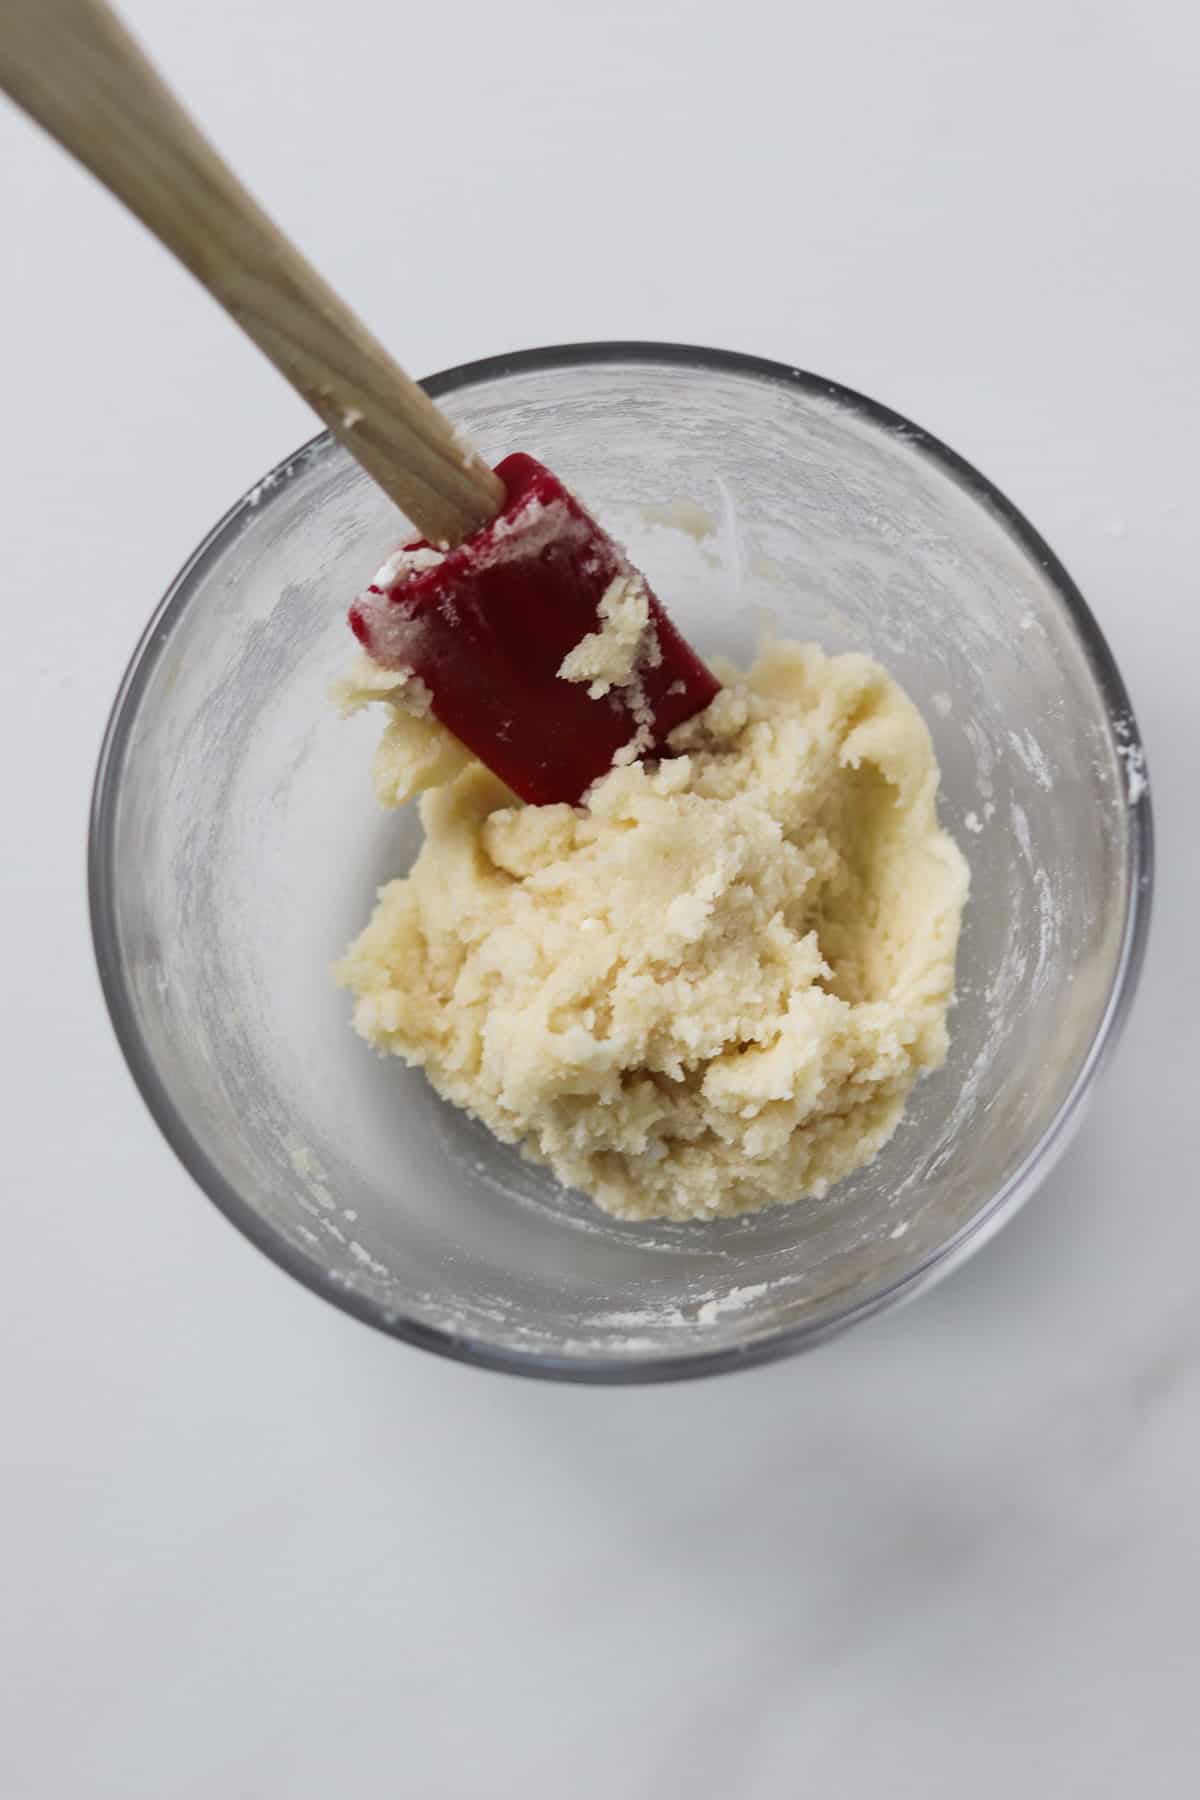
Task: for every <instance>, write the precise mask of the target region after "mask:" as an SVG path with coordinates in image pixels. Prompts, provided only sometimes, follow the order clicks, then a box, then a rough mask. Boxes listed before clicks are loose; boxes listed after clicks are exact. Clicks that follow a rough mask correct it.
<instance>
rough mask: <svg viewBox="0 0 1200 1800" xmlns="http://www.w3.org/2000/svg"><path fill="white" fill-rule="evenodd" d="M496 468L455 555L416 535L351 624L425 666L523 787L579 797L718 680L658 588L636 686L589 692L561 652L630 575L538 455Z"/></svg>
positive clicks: (662, 732) (468, 737)
mask: <svg viewBox="0 0 1200 1800" xmlns="http://www.w3.org/2000/svg"><path fill="white" fill-rule="evenodd" d="M496 473H497V475H499V477H500V479H501V481H503V483H504V485H505V488H506V490H507V494H508V498H507V501H506V503H505V506H504V508H503V510H502V511H501V512H499V513H498V514H497V515H496V517H495V518H494V519H491V520H489V522H488V523H487V524H486V525H484V526H483V527H482V528H481V529H480V530H479V531H477V532H476V533H475V534H474V535H473V536H472V537H470V538H468V539H467V541H466V542H465V543H463V544H459V545H457V546H456V547H455V548H454V549H452V550H449V551H447V552H446V553H445V555H444V556H438V555H437V553H436V552H433V551H432V550H431V546H429V545H428V544H427V543H425V542H424V541H421V542H419V543H417V544H411V545H409V546H407V547H406V550H405V551H404V552H402V553H401V554H400V555H399V556H398V557H397V558H395V559H394V567H395V573H394V576H393V577H392V578H391V579H389V580H388V581H387V583H386V585H385V586H383V587H376V586H372V587H369V588H368V589H367V591H366V592H365V593H364V594H360V595H359V597H358V599H357V600H356V601H355V602H354V605H353V606H352V607H351V608H350V624H351V627H352V629H353V631H354V633H355V636H356V637H357V638H358V639H359V641H360V643H362V644H363V645H364V647H365V648H366V650H367V651H368V653H369V654H370V656H371V657H372V658H373V659H374V661H376V662H377V663H380V664H382V665H383V666H384V667H385V668H390V669H405V670H407V671H408V672H409V673H410V674H412V675H416V676H419V678H420V680H421V681H422V682H423V683H424V685H425V687H426V688H427V689H428V692H429V696H430V710H431V711H432V713H433V715H434V717H435V718H437V719H439V720H440V721H441V723H442V724H443V725H445V726H446V727H447V729H448V730H450V731H452V732H453V733H454V735H455V737H457V738H459V739H461V741H462V742H463V743H464V744H465V745H466V746H467V748H468V749H469V750H471V751H472V752H473V753H474V755H475V756H477V757H478V758H479V759H480V761H481V762H484V763H486V764H487V766H488V767H489V768H490V769H492V770H494V772H495V773H496V774H497V775H498V776H499V777H500V779H501V780H502V781H504V782H505V783H507V785H508V786H509V787H510V788H511V789H512V790H513V792H514V793H515V794H517V795H519V796H520V798H521V799H522V800H528V801H532V802H533V803H534V804H536V805H548V804H550V803H552V802H554V801H563V800H565V801H569V802H572V803H574V802H576V801H578V800H579V799H580V798H581V797H582V795H583V794H584V793H585V792H586V790H587V789H588V788H589V787H590V786H591V784H592V782H593V781H595V780H596V778H597V777H598V776H600V775H603V774H604V773H605V772H606V771H607V770H608V769H609V768H610V767H611V766H612V764H613V759H614V757H615V756H616V755H617V753H618V752H619V751H622V750H623V749H624V750H625V757H624V758H623V759H622V760H628V759H629V758H630V756H631V755H632V754H652V753H653V751H654V750H656V749H659V748H661V746H662V745H663V743H664V742H665V740H666V738H667V736H668V734H669V733H670V732H671V731H673V730H674V729H675V727H676V725H681V724H682V723H683V721H684V720H685V719H690V718H691V717H692V715H693V714H694V713H697V712H700V711H701V710H702V709H703V708H704V707H706V706H707V705H708V704H709V702H710V701H711V700H712V699H713V697H714V696H715V695H716V693H717V691H718V683H717V681H716V679H715V677H714V676H713V674H712V672H711V671H710V670H709V669H708V668H707V667H706V666H705V664H704V663H703V662H701V660H700V658H699V657H698V656H697V655H696V653H695V652H694V651H693V650H692V649H691V647H690V645H688V644H687V643H686V642H685V641H684V639H683V638H682V637H681V636H680V635H679V633H678V631H676V629H675V627H674V626H673V625H672V623H671V621H670V619H668V617H667V615H666V613H665V612H664V611H663V609H662V607H661V606H660V605H659V603H658V601H657V600H656V599H655V598H654V596H653V594H649V621H650V622H649V627H648V629H647V630H646V632H644V633H643V641H644V644H645V647H646V653H645V654H644V655H643V656H642V659H641V661H640V663H639V666H638V671H637V682H636V684H635V685H634V686H633V687H632V688H631V687H623V688H613V689H612V690H611V691H610V692H609V693H607V694H605V695H603V696H602V697H600V698H597V699H592V698H591V697H590V696H589V693H588V688H587V685H586V684H585V683H581V682H574V681H567V680H564V679H563V678H562V677H561V676H560V675H559V673H558V671H559V668H560V666H561V664H562V661H563V658H564V657H565V656H566V655H567V653H568V651H570V650H573V649H574V648H575V646H576V645H577V644H578V643H579V641H580V639H581V638H584V637H586V636H587V635H588V634H589V633H591V632H594V631H596V630H597V629H598V628H599V625H600V620H599V617H598V608H599V604H600V601H601V599H602V598H603V596H604V594H605V593H606V591H607V590H608V589H609V587H610V586H611V584H612V583H613V582H614V581H618V580H625V579H628V578H630V577H632V576H633V575H634V573H635V572H634V570H633V569H632V567H631V566H630V563H629V561H628V559H627V558H626V556H625V553H624V551H623V550H622V549H621V547H620V546H619V545H618V544H615V543H614V542H613V540H612V539H611V538H610V537H609V536H608V534H607V532H605V531H602V530H601V528H600V526H599V525H598V524H597V523H596V521H595V519H593V518H592V516H591V514H590V513H588V512H587V511H586V510H585V509H584V508H583V507H582V506H581V505H580V504H579V502H578V500H576V498H575V496H574V495H573V494H571V493H570V492H568V490H567V489H566V488H565V487H564V486H563V485H562V483H561V482H560V481H559V480H558V478H557V476H555V475H552V474H551V472H550V470H549V469H547V468H544V467H543V465H542V464H541V463H539V462H536V461H535V460H534V458H533V457H531V456H524V455H521V454H520V453H518V454H516V455H513V456H507V457H505V459H504V461H503V462H501V463H499V464H498V465H497V468H496ZM435 556H436V557H437V560H436V561H435V560H434V557H435ZM422 565H424V566H422ZM647 591H648V590H647ZM630 746H633V749H632V751H631V749H630Z"/></svg>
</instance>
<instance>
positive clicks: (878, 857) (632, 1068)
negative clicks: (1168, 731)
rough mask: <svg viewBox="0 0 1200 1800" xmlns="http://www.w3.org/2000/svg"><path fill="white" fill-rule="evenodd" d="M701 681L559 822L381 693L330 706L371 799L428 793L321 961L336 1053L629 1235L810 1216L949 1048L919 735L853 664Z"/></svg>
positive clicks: (415, 711) (953, 912)
mask: <svg viewBox="0 0 1200 1800" xmlns="http://www.w3.org/2000/svg"><path fill="white" fill-rule="evenodd" d="M718 673H719V675H720V677H721V679H722V680H723V681H724V682H725V683H726V685H725V686H724V687H723V689H722V691H721V693H720V694H719V695H718V696H717V698H716V700H715V701H714V702H713V704H712V705H711V706H710V707H709V708H708V711H707V712H705V713H703V714H702V715H700V717H698V718H697V719H694V720H691V721H690V722H689V723H688V724H686V725H684V726H682V727H681V728H680V729H679V730H678V731H677V732H676V733H675V735H674V737H673V738H672V740H671V745H672V752H673V753H672V754H671V755H670V756H669V757H666V758H664V759H662V760H661V761H659V762H657V763H634V764H632V765H630V766H626V767H621V768H614V769H613V771H612V773H611V774H609V775H607V776H605V777H604V779H603V780H601V781H599V782H597V783H596V785H595V786H594V787H593V788H592V790H591V791H590V793H589V794H588V796H587V798H586V802H585V804H584V805H582V806H579V807H570V806H538V807H535V806H522V805H520V804H518V803H516V802H515V801H514V800H513V797H512V795H511V794H510V793H509V792H508V790H507V789H505V788H504V787H503V786H502V785H501V783H500V782H499V781H497V780H496V779H495V778H494V777H493V776H492V775H491V774H489V773H488V771H487V770H485V769H484V768H482V767H481V766H480V765H479V764H478V763H476V762H473V761H469V760H468V761H465V763H464V757H465V753H464V752H462V751H461V749H460V747H459V746H457V745H456V743H455V740H453V739H450V738H447V736H446V734H445V733H444V732H441V730H440V727H437V726H435V725H434V723H433V721H432V720H429V719H427V718H421V717H419V716H418V715H419V714H420V712H421V705H420V696H419V695H418V696H417V703H416V705H415V707H414V705H413V697H412V696H411V695H410V696H408V698H407V700H406V699H405V697H404V695H403V693H402V692H391V693H389V692H388V691H386V690H387V681H388V678H385V677H384V676H383V674H382V672H381V671H374V674H375V676H376V677H377V686H376V689H375V691H374V692H365V691H363V690H362V686H361V684H360V686H359V687H358V688H357V689H353V691H352V690H351V689H348V690H347V692H346V695H345V699H346V703H347V704H348V705H354V704H360V703H364V702H365V701H366V700H367V699H383V700H384V701H385V703H386V704H388V705H389V707H391V709H392V712H393V719H392V722H391V724H390V725H389V728H388V735H387V736H386V737H385V740H384V745H383V746H382V748H381V755H380V761H379V762H377V769H376V775H377V787H378V790H379V792H380V796H381V798H383V799H385V801H391V802H392V803H395V802H396V800H397V799H398V798H402V797H404V796H405V795H406V794H407V793H410V792H412V791H415V789H416V788H419V787H422V786H425V787H427V789H428V791H427V792H426V793H425V794H424V796H423V798H422V800H421V802H420V808H421V819H422V822H423V824H424V828H425V839H426V841H425V844H424V847H423V848H422V851H421V854H420V856H419V858H418V860H417V862H416V864H415V866H414V868H413V870H412V873H411V874H410V875H409V876H407V877H406V878H405V879H403V880H399V881H393V882H390V883H389V884H388V886H386V887H385V888H383V889H382V890H381V892H380V895H379V901H378V905H377V906H376V908H375V912H374V914H373V916H372V918H371V921H370V923H369V925H368V926H367V928H366V930H365V931H364V932H363V933H362V935H361V936H360V937H359V938H358V940H357V941H356V942H355V943H354V944H353V945H352V946H351V948H350V950H349V952H348V954H347V955H346V956H345V958H344V959H343V960H342V962H341V963H340V964H339V966H338V971H337V974H338V979H339V980H340V981H341V982H342V983H343V984H344V985H345V986H346V987H348V988H349V989H350V990H351V991H352V992H353V994H354V996H355V1009H354V1022H355V1026H356V1028H357V1029H358V1031H359V1032H361V1034H362V1035H363V1037H365V1038H366V1039H368V1040H369V1042H371V1043H372V1044H374V1045H376V1046H377V1047H378V1048H380V1049H381V1050H389V1051H394V1052H396V1053H397V1054H398V1055H401V1056H403V1057H404V1058H405V1059H406V1060H407V1061H408V1062H410V1063H414V1064H419V1065H420V1066H421V1067H423V1068H424V1070H425V1072H426V1074H427V1075H428V1077H429V1079H430V1081H431V1082H432V1083H433V1085H434V1087H435V1088H436V1089H437V1090H438V1092H439V1093H441V1094H443V1095H445V1097H446V1098H447V1099H449V1100H452V1101H454V1102H455V1103H456V1104H457V1105H459V1106H462V1107H465V1108H466V1109H467V1110H468V1111H469V1112H471V1113H474V1114H475V1115H476V1116H477V1117H478V1118H480V1119H482V1120H483V1121H484V1122H485V1123H486V1124H487V1125H489V1126H490V1127H491V1129H492V1130H493V1131H494V1132H495V1134H496V1135H497V1137H499V1138H502V1139H503V1140H504V1141H505V1142H507V1143H516V1144H520V1146H521V1147H522V1149H523V1150H524V1151H525V1153H526V1154H527V1155H529V1156H530V1157H532V1158H534V1159H535V1160H537V1161H539V1162H543V1163H547V1164H548V1165H549V1166H550V1168H552V1169H553V1170H554V1172H555V1174H556V1175H557V1176H558V1177H559V1178H560V1180H562V1181H563V1182H565V1183H566V1184H568V1185H569V1186H573V1187H578V1188H582V1189H583V1190H584V1192H586V1193H588V1194H590V1195H591V1196H592V1198H593V1199H594V1200H595V1201H596V1202H597V1203H598V1204H599V1205H600V1206H602V1207H603V1208H604V1209H605V1210H606V1211H608V1212H610V1213H615V1214H617V1215H618V1216H620V1217H622V1218H627V1219H653V1218H669V1219H698V1218H699V1219H710V1218H716V1217H718V1216H723V1215H727V1214H733V1213H741V1212H748V1211H750V1210H752V1209H753V1208H756V1207H760V1206H764V1205H768V1204H771V1203H773V1202H780V1201H793V1200H797V1199H800V1198H801V1197H802V1196H804V1195H821V1194H823V1193H824V1192H825V1190H826V1189H827V1188H828V1187H829V1185H830V1183H831V1182H834V1181H837V1180H838V1179H839V1178H840V1177H841V1176H843V1175H846V1174H848V1173H849V1172H850V1171H851V1170H852V1169H856V1168H858V1167H859V1166H860V1165H861V1164H863V1163H865V1162H867V1161H868V1160H869V1159H870V1158H871V1157H872V1156H873V1155H874V1154H875V1152H876V1151H877V1150H878V1149H879V1147H880V1145H881V1144H883V1143H884V1141H885V1140H886V1139H887V1138H888V1137H889V1136H890V1134H891V1133H892V1131H893V1130H894V1129H895V1126H896V1124H897V1121H898V1120H899V1118H900V1114H901V1111H902V1109H903V1106H904V1102H905V1098H906V1096H907V1094H908V1092H909V1090H910V1088H911V1087H912V1085H913V1082H914V1081H915V1080H916V1078H917V1076H918V1075H919V1074H920V1073H921V1072H922V1071H923V1070H926V1069H932V1068H936V1067H937V1065H938V1064H939V1063H941V1061H942V1060H943V1058H944V1056H945V1053H946V1044H947V1034H946V1013H947V1009H948V1007H949V1005H950V1002H951V998H952V993H953V987H954V957H955V948H956V945H957V941H958V931H959V922H960V918H961V914H962V909H963V904H964V901H965V899H966V894H967V867H966V864H965V862H964V860H963V858H962V856H961V854H960V853H959V851H958V849H957V848H956V847H955V845H954V843H953V842H952V841H951V839H950V838H949V837H948V836H947V835H946V833H945V832H944V831H942V830H941V829H939V826H938V822H937V814H936V796H937V785H938V772H937V765H936V762H935V760H934V755H933V747H932V744H931V742H930V737H929V733H928V731H927V729H926V727H925V724H924V722H923V720H922V719H921V716H920V714H919V713H918V712H917V710H916V708H915V707H914V706H913V705H912V703H911V701H910V700H909V699H908V698H907V696H906V695H905V694H904V693H903V692H902V690H901V689H900V688H899V687H898V686H897V685H896V683H895V682H894V681H892V680H891V679H890V678H889V676H888V675H887V674H886V673H885V672H884V671H883V670H882V669H881V668H880V667H879V666H878V665H877V664H875V663H873V662H871V661H869V660H868V659H867V658H866V657H864V656H837V657H832V658H830V657H826V656H824V655H823V654H822V653H821V651H820V650H818V649H816V648H814V647H812V646H801V645H797V644H790V643H776V644H772V645H770V646H769V647H768V648H767V649H766V650H765V651H764V652H763V653H762V655H761V656H760V657H759V659H758V661H757V662H756V663H755V665H754V667H753V668H752V669H751V670H750V671H749V673H748V674H747V675H744V676H742V675H739V674H738V672H737V671H736V670H732V669H729V668H726V667H720V668H718ZM396 681H397V678H396V677H394V676H393V677H391V678H390V682H391V684H392V688H393V689H395V686H396ZM367 685H368V686H369V682H368V683H367ZM398 738H403V739H404V741H405V743H406V744H407V746H408V748H407V751H406V750H405V749H404V748H403V747H400V746H399V744H398ZM443 739H445V742H443V741H442V740H443ZM406 755H407V756H408V763H407V764H406V763H405V757H406ZM405 768H407V771H408V772H407V773H404V772H403V771H404V769H405ZM431 783H432V784H433V785H431Z"/></svg>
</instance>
